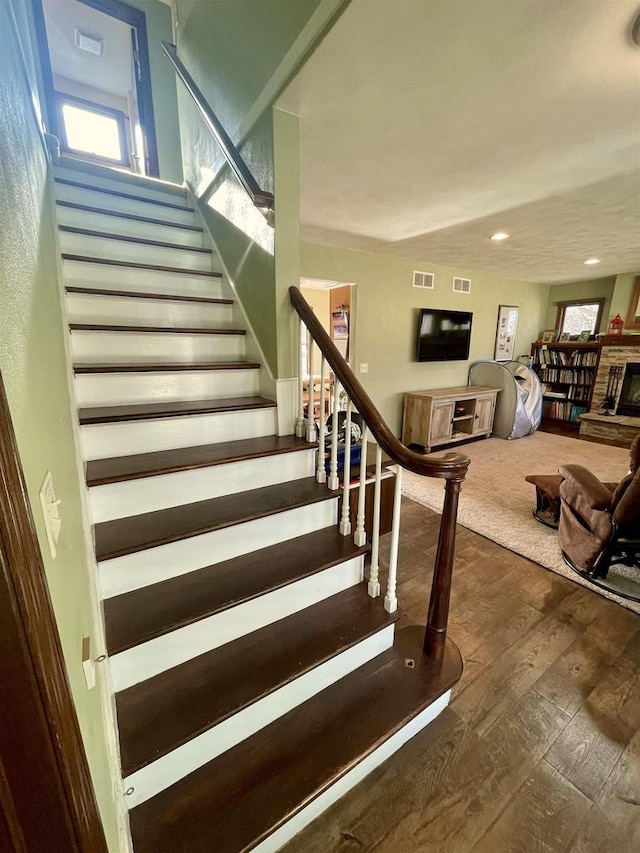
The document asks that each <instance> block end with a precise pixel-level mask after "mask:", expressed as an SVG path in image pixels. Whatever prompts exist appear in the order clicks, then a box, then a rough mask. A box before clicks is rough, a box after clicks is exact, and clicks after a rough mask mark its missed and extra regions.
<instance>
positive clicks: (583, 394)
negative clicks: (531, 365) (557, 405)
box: [542, 385, 590, 402]
mask: <svg viewBox="0 0 640 853" xmlns="http://www.w3.org/2000/svg"><path fill="white" fill-rule="evenodd" d="M589 390H590V389H589V388H588V387H587V386H586V385H570V386H569V387H568V388H565V389H564V390H563V391H558V390H556V389H554V388H550V387H548V386H547V385H543V386H542V396H543V397H550V398H552V399H554V400H576V401H578V400H580V401H582V400H584V401H585V402H586V401H587V400H588V399H589Z"/></svg>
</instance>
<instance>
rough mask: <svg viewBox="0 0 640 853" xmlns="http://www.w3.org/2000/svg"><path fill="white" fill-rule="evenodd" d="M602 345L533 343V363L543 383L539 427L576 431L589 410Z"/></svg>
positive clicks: (591, 343) (562, 431) (564, 431)
mask: <svg viewBox="0 0 640 853" xmlns="http://www.w3.org/2000/svg"><path fill="white" fill-rule="evenodd" d="M599 354H600V347H599V344H598V343H597V342H596V341H590V342H589V343H577V342H575V341H574V342H569V343H553V344H543V343H541V342H540V341H534V343H532V344H531V366H532V367H533V369H534V370H535V372H536V373H537V374H538V376H539V377H540V382H541V383H542V394H543V408H542V424H541V425H540V429H542V430H547V431H553V432H561V433H568V434H571V433H575V432H577V431H578V430H579V428H580V421H579V418H580V415H582V414H584V413H585V412H588V411H589V407H590V405H591V395H592V394H593V383H594V379H595V375H596V368H597V365H598V357H599Z"/></svg>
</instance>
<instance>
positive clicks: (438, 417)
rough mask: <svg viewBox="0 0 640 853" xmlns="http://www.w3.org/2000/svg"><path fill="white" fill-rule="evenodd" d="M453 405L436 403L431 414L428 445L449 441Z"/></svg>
mask: <svg viewBox="0 0 640 853" xmlns="http://www.w3.org/2000/svg"><path fill="white" fill-rule="evenodd" d="M453 406H454V404H453V403H436V404H435V405H434V407H433V410H432V412H431V428H430V430H429V444H430V445H433V444H438V442H443V441H449V439H450V438H451V431H452V427H451V425H452V422H453Z"/></svg>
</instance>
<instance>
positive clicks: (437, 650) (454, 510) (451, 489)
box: [423, 477, 464, 660]
mask: <svg viewBox="0 0 640 853" xmlns="http://www.w3.org/2000/svg"><path fill="white" fill-rule="evenodd" d="M463 479H464V477H462V478H460V479H451V480H447V481H446V483H445V487H444V506H443V507H442V520H441V522H440V534H439V536H438V550H437V552H436V563H435V569H434V572H433V582H432V584H431V598H430V599H429V614H428V616H427V628H426V631H425V634H424V647H423V648H424V652H425V654H427V655H429V657H431V658H435V659H436V660H442V658H443V657H444V646H445V641H446V639H447V621H448V619H449V598H450V596H451V575H452V571H453V553H454V548H455V541H456V518H457V516H458V495H459V494H460V487H461V486H462V480H463Z"/></svg>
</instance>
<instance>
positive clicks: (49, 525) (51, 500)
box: [38, 471, 62, 560]
mask: <svg viewBox="0 0 640 853" xmlns="http://www.w3.org/2000/svg"><path fill="white" fill-rule="evenodd" d="M38 494H39V495H40V506H41V507H42V514H43V516H44V527H45V530H46V533H47V542H48V543H49V550H50V551H51V556H52V558H53V559H54V560H55V558H56V545H57V544H58V539H59V538H60V530H61V529H62V520H61V518H60V511H59V509H58V508H59V506H60V501H59V500H58V499H57V498H56V493H55V489H54V487H53V477H52V476H51V471H47V473H46V474H45V475H44V480H43V481H42V485H41V486H40V491H39V493H38Z"/></svg>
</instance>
